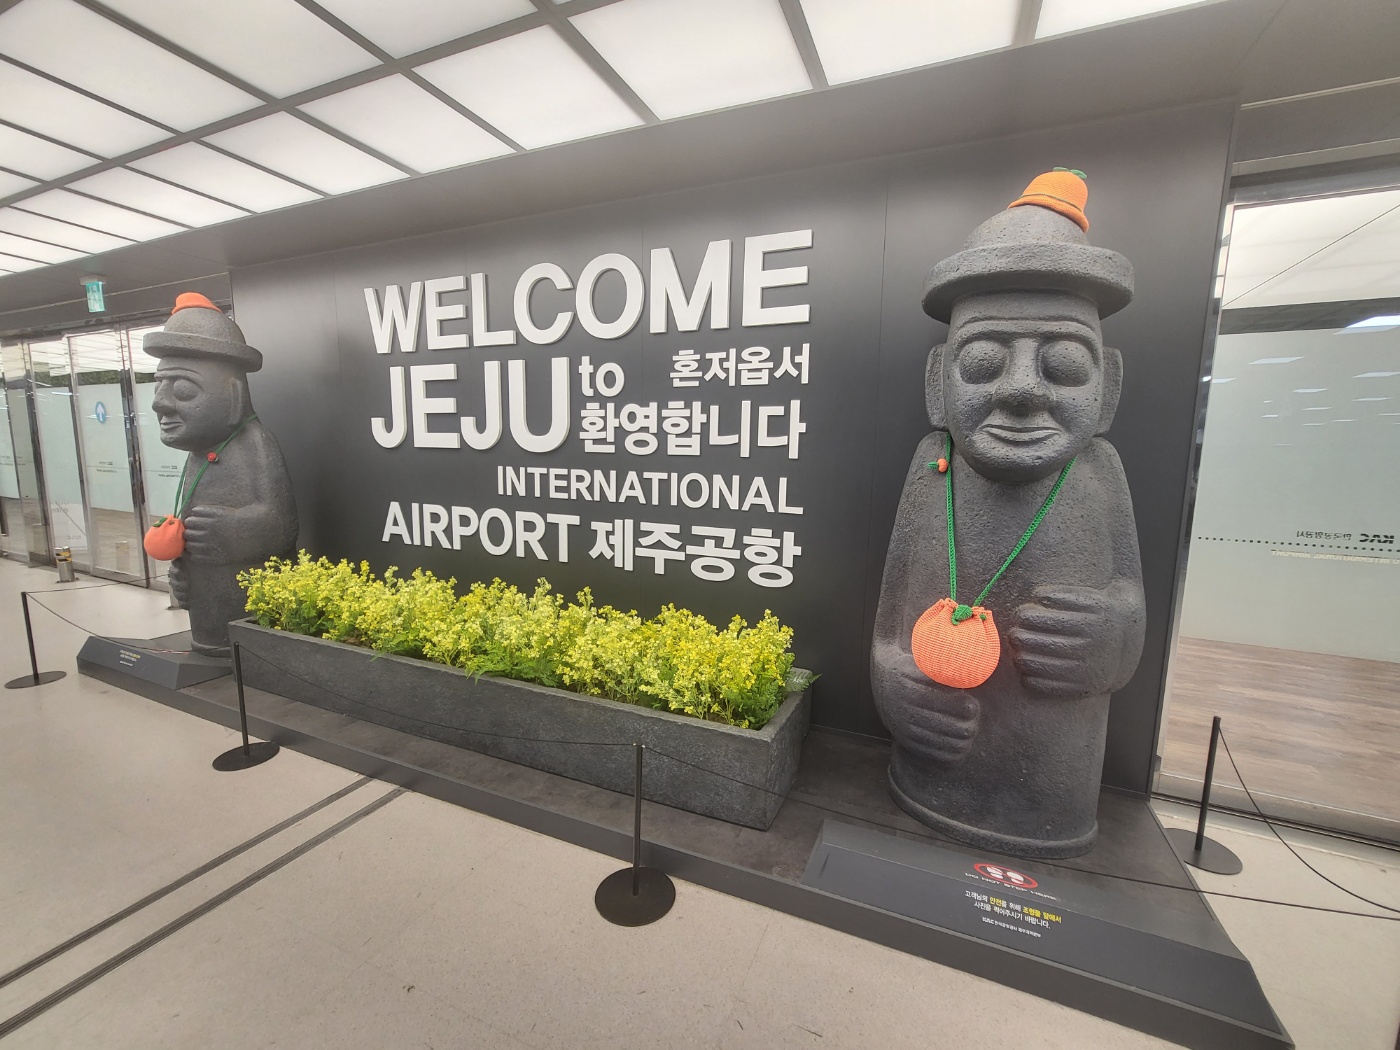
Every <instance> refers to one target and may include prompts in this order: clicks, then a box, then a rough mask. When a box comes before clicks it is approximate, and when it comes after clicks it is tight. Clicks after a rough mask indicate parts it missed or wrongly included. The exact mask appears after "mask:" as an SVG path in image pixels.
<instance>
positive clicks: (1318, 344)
mask: <svg viewBox="0 0 1400 1050" xmlns="http://www.w3.org/2000/svg"><path fill="white" fill-rule="evenodd" d="M1229 231H1230V232H1229V236H1228V237H1227V239H1226V249H1225V251H1224V253H1223V258H1224V270H1223V282H1222V288H1221V289H1220V292H1221V294H1220V299H1221V315H1220V316H1221V321H1220V329H1219V335H1218V337H1217V340H1216V343H1215V351H1214V357H1213V361H1212V363H1211V366H1210V374H1209V375H1208V376H1206V377H1205V378H1204V380H1203V382H1204V383H1205V384H1206V386H1205V392H1206V397H1205V405H1206V409H1205V419H1204V427H1203V429H1202V430H1201V431H1200V433H1199V441H1200V446H1199V457H1200V458H1199V472H1198V476H1197V482H1196V491H1195V500H1194V511H1193V515H1192V519H1191V526H1190V529H1189V539H1188V543H1189V556H1188V558H1187V560H1186V571H1185V577H1184V586H1183V588H1182V591H1181V594H1180V597H1179V603H1178V621H1177V631H1176V634H1177V637H1176V640H1175V645H1174V648H1173V655H1172V658H1171V663H1170V666H1169V676H1168V694H1167V706H1166V713H1165V716H1164V718H1163V723H1162V732H1161V740H1160V745H1159V752H1160V754H1161V767H1160V772H1159V774H1158V781H1157V787H1158V790H1160V791H1161V792H1163V793H1164V794H1169V795H1176V796H1181V797H1198V796H1199V790H1200V782H1201V779H1202V776H1203V767H1204V765H1205V751H1206V744H1207V741H1208V738H1209V734H1210V722H1211V718H1212V716H1213V715H1220V716H1221V718H1222V719H1223V725H1224V730H1225V735H1226V739H1227V740H1228V742H1229V744H1230V747H1231V750H1232V752H1233V755H1234V758H1235V760H1236V761H1237V762H1238V763H1239V767H1240V773H1241V775H1242V776H1243V779H1244V781H1245V783H1246V784H1247V785H1248V787H1249V789H1250V791H1251V792H1253V794H1254V797H1255V799H1256V800H1258V802H1259V804H1260V806H1261V807H1262V808H1264V809H1265V811H1266V812H1269V813H1270V814H1271V815H1275V816H1279V817H1283V818H1286V819H1292V820H1298V821H1301V822H1304V823H1308V824H1314V825H1319V826H1323V827H1329V828H1333V829H1337V830H1343V831H1348V832H1353V833H1358V834H1363V835H1368V836H1371V837H1376V838H1382V839H1385V840H1388V841H1397V842H1400V788H1397V786H1396V777H1395V770H1396V769H1397V768H1400V189H1397V188H1381V189H1377V190H1373V191H1368V192H1353V193H1346V194H1335V195H1318V196H1312V197H1305V198H1297V199H1291V200H1275V201H1263V202H1260V203H1257V204H1249V205H1237V206H1236V207H1235V208H1234V209H1233V214H1232V218H1231V222H1230V224H1229ZM1216 773H1217V779H1216V789H1215V790H1216V794H1215V795H1214V796H1213V797H1214V798H1215V799H1216V800H1218V801H1221V802H1223V803H1225V804H1228V805H1234V806H1237V807H1238V808H1241V809H1244V810H1249V809H1250V808H1251V804H1250V802H1249V800H1248V799H1247V798H1246V797H1245V796H1244V794H1243V791H1242V790H1241V789H1240V787H1239V781H1238V780H1237V779H1235V777H1234V774H1233V771H1232V769H1231V766H1230V763H1229V761H1228V760H1227V758H1226V756H1225V755H1224V754H1223V753H1222V754H1221V756H1220V760H1219V761H1218V763H1217V765H1216Z"/></svg>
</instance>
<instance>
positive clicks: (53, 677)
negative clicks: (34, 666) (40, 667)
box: [5, 671, 68, 689]
mask: <svg viewBox="0 0 1400 1050" xmlns="http://www.w3.org/2000/svg"><path fill="white" fill-rule="evenodd" d="M67 673H68V672H67V671H40V672H39V677H38V679H35V677H34V676H33V675H32V674H27V675H25V676H24V677H23V678H16V679H14V680H13V681H9V682H6V683H5V688H6V689H33V688H34V687H35V686H36V685H48V684H49V683H50V682H57V681H58V680H59V679H60V678H62V677H63V676H64V675H66V674H67Z"/></svg>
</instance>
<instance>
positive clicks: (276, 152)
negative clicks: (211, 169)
mask: <svg viewBox="0 0 1400 1050" xmlns="http://www.w3.org/2000/svg"><path fill="white" fill-rule="evenodd" d="M208 141H209V142H212V143H213V144H214V145H216V146H219V147H221V148H223V149H226V150H228V151H229V152H230V153H236V154H238V155H239V156H240V157H247V158H248V159H249V160H251V161H255V162H257V163H258V164H262V165H264V166H265V167H268V168H271V169H272V170H273V171H279V172H282V173H283V174H285V175H288V176H290V177H291V178H294V179H296V180H297V181H298V182H304V183H306V185H308V186H314V187H316V189H318V190H320V191H321V192H323V193H348V192H350V191H351V190H362V189H364V188H365V187H367V186H379V185H381V184H383V183H386V182H393V181H395V180H396V179H403V178H407V176H406V175H405V174H404V173H403V172H401V171H400V170H399V169H398V168H394V167H390V166H389V165H388V164H385V163H384V162H383V161H380V160H376V159H375V158H374V157H371V156H370V155H369V154H368V153H364V152H362V151H360V150H357V149H356V148H355V147H354V146H351V145H348V144H347V143H344V142H342V141H341V140H340V139H338V138H336V137H335V136H334V135H328V134H326V133H325V132H324V131H321V130H320V129H319V128H313V127H312V126H311V125H310V124H308V123H306V121H304V120H299V119H298V118H296V117H294V116H292V115H291V114H290V113H274V114H272V115H271V116H267V117H262V118H260V119H258V120H254V121H252V122H251V123H248V124H241V125H239V126H238V127H236V128H230V129H229V130H228V131H221V132H219V133H218V134H217V135H211V136H209V139H208Z"/></svg>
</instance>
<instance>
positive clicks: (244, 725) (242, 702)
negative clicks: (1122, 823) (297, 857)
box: [233, 642, 1220, 777]
mask: <svg viewBox="0 0 1400 1050" xmlns="http://www.w3.org/2000/svg"><path fill="white" fill-rule="evenodd" d="M233 684H234V685H235V686H236V687H237V689H238V727H239V729H240V730H241V731H242V733H243V754H244V756H245V757H247V756H250V755H251V754H252V751H251V750H250V749H249V747H248V701H247V699H246V698H245V697H244V695H243V653H242V652H241V651H240V646H239V644H238V643H237V642H234V643H233ZM1215 723H1216V725H1217V726H1218V725H1219V724H1220V719H1218V718H1217V719H1216V720H1215ZM1210 757H1211V759H1212V761H1213V760H1214V759H1215V738H1214V737H1212V738H1211V752H1210ZM1206 776H1207V777H1209V776H1210V774H1209V773H1207V774H1206Z"/></svg>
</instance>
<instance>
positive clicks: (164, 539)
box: [142, 292, 297, 656]
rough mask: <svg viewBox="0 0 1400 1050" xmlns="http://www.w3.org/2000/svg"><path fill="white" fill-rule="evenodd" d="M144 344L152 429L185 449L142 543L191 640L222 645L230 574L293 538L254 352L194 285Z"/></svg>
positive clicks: (239, 610) (286, 482)
mask: <svg viewBox="0 0 1400 1050" xmlns="http://www.w3.org/2000/svg"><path fill="white" fill-rule="evenodd" d="M142 345H143V346H144V348H145V350H146V353H148V354H150V355H151V356H152V357H156V358H159V359H160V366H159V367H158V368H157V369H156V389H155V398H154V401H153V402H152V409H153V410H154V412H155V415H156V419H157V420H158V421H159V423H160V439H161V441H162V442H163V443H164V444H166V445H169V446H170V447H171V448H178V449H182V450H184V451H186V452H188V453H189V455H188V457H186V459H185V464H184V466H183V468H181V472H180V483H179V486H178V488H177V490H176V497H175V506H174V508H172V513H171V514H170V515H168V516H166V517H164V518H162V519H160V520H159V521H158V522H156V524H155V525H153V526H152V527H151V528H150V530H148V531H147V533H146V540H145V547H146V553H147V554H149V555H150V556H151V557H152V558H155V559H157V560H160V561H168V562H170V589H171V591H172V592H173V593H174V595H175V599H176V601H177V602H179V604H180V608H182V609H188V610H189V613H190V634H191V637H192V639H193V647H194V649H195V650H196V651H198V652H203V653H206V654H208V655H211V656H219V655H223V654H224V653H226V652H227V651H228V645H229V641H228V623H229V621H230V620H235V619H238V618H239V617H240V616H242V615H243V614H244V608H245V602H246V599H245V597H244V594H243V589H242V588H241V587H239V586H238V579H237V576H238V574H239V573H240V572H242V571H243V570H244V569H248V568H251V567H253V566H255V565H261V564H262V563H263V562H265V561H267V559H268V558H271V557H272V556H274V555H277V556H279V557H290V556H291V555H292V553H293V552H294V550H295V548H296V537H297V508H296V503H295V502H293V499H292V481H291V478H290V477H289V476H288V474H287V466H286V463H284V462H283V459H282V451H281V449H279V448H278V447H277V441H276V439H275V438H274V437H273V436H272V435H271V434H270V433H269V432H268V431H267V430H266V429H264V427H263V425H262V424H261V423H260V422H258V417H257V414H256V413H255V412H254V411H253V400H252V397H251V395H250V394H249V392H248V373H249V372H256V371H257V370H258V369H259V368H261V367H262V354H261V353H259V352H258V351H257V350H254V349H253V348H252V347H251V346H249V345H248V343H247V342H246V340H244V338H243V332H242V331H241V330H240V329H239V327H238V326H237V325H236V324H234V323H233V321H232V320H230V319H229V318H228V317H226V316H225V315H224V312H223V311H222V310H220V309H219V308H218V307H217V306H215V305H214V304H213V303H211V302H210V301H209V300H208V299H207V298H205V297H204V296H203V295H200V294H199V293H198V292H184V293H182V294H181V295H180V296H179V297H177V298H176V300H175V310H174V312H173V313H172V314H171V315H170V320H169V321H167V322H166V325H165V327H164V328H163V329H162V330H161V331H159V332H152V333H151V334H149V335H147V336H146V337H145V340H144V342H143V344H142Z"/></svg>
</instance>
